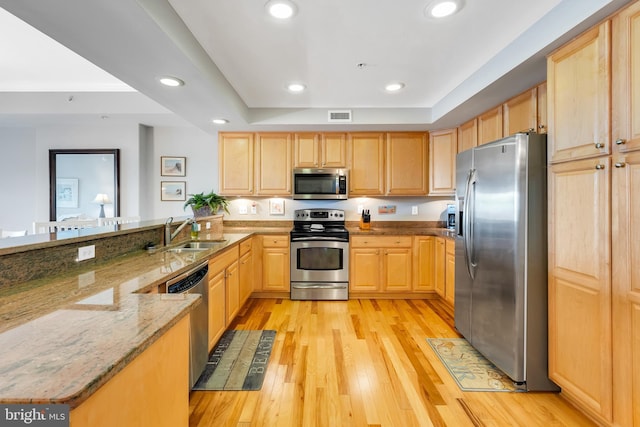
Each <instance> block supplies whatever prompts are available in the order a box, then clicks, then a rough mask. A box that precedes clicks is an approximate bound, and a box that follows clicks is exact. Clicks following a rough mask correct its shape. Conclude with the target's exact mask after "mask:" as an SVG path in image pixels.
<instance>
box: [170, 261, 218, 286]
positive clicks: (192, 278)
mask: <svg viewBox="0 0 640 427" xmlns="http://www.w3.org/2000/svg"><path fill="white" fill-rule="evenodd" d="M208 273H209V264H208V262H203V263H202V264H200V265H198V266H197V267H194V268H192V269H191V270H189V271H187V272H186V273H183V274H181V275H179V276H177V277H174V278H173V279H171V280H169V281H168V282H167V283H166V286H167V293H168V294H180V293H184V292H186V291H188V290H189V289H191V288H193V287H194V286H196V285H197V284H198V283H200V282H201V281H202V279H203V278H204V277H206V276H207V274H208Z"/></svg>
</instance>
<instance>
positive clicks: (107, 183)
mask: <svg viewBox="0 0 640 427" xmlns="http://www.w3.org/2000/svg"><path fill="white" fill-rule="evenodd" d="M119 162H120V150H118V149H104V150H102V149H91V150H79V149H78V150H74V149H64V150H49V207H50V208H49V219H50V221H63V220H68V219H81V220H82V219H96V218H98V217H99V216H100V215H101V211H102V209H104V215H105V216H106V217H113V216H119V215H120V203H119V202H120V194H119Z"/></svg>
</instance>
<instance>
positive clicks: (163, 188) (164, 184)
mask: <svg viewBox="0 0 640 427" xmlns="http://www.w3.org/2000/svg"><path fill="white" fill-rule="evenodd" d="M186 186H187V183H186V181H160V200H164V201H173V200H178V201H180V200H183V201H184V200H187V194H186V193H187V191H186V190H187V189H186Z"/></svg>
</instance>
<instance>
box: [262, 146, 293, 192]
mask: <svg viewBox="0 0 640 427" xmlns="http://www.w3.org/2000/svg"><path fill="white" fill-rule="evenodd" d="M255 164H256V192H255V194H256V195H265V196H290V195H291V179H292V177H291V174H292V165H293V144H292V138H291V134H290V133H258V134H256V162H255Z"/></svg>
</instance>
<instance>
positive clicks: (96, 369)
mask: <svg viewBox="0 0 640 427" xmlns="http://www.w3.org/2000/svg"><path fill="white" fill-rule="evenodd" d="M250 235H251V234H250V233H229V234H228V233H225V234H224V236H223V238H224V239H225V243H224V244H222V245H220V246H218V247H217V248H215V249H210V250H206V251H201V252H189V253H174V252H168V251H166V250H163V249H160V250H157V251H156V252H154V253H152V252H150V251H145V250H138V251H136V252H133V253H130V254H126V255H122V256H119V257H117V258H116V259H112V260H110V261H107V262H105V263H102V264H95V265H91V266H88V267H86V268H79V269H77V270H75V271H73V272H69V273H62V274H57V275H54V276H52V277H48V278H41V279H37V280H31V281H27V282H23V283H16V284H12V285H10V286H2V287H0V319H1V323H0V403H62V404H69V405H70V407H71V409H73V408H75V407H77V406H78V405H80V404H81V403H82V402H83V401H85V400H86V399H87V398H89V397H90V396H91V395H92V394H93V393H94V392H96V390H98V389H99V388H100V387H101V386H102V385H104V384H106V383H107V382H108V381H109V380H110V379H111V378H113V377H114V376H115V375H117V374H118V372H120V371H122V370H123V369H124V368H125V367H126V366H127V365H128V364H129V363H130V362H132V361H133V360H134V359H135V358H136V357H137V356H138V355H140V354H141V353H143V352H144V351H145V350H146V349H147V348H149V347H150V346H151V345H153V343H154V342H156V341H157V340H158V339H159V338H160V337H162V336H163V334H165V333H166V332H167V331H168V330H170V329H171V328H172V327H173V326H174V325H176V324H177V323H179V322H180V321H181V319H183V318H184V317H186V316H187V315H188V314H189V312H190V311H191V310H192V309H193V307H195V305H197V304H199V303H200V299H201V297H200V296H199V295H195V294H157V293H147V292H148V291H149V290H151V289H154V287H155V288H157V286H158V285H160V284H162V283H164V282H165V281H166V280H168V279H170V278H172V277H174V276H177V275H179V274H181V273H182V272H184V271H187V270H188V269H189V268H191V267H193V266H194V265H195V264H196V263H198V262H201V261H203V260H205V259H208V258H210V257H211V256H214V255H215V253H216V252H218V251H224V250H225V249H226V248H228V247H231V246H233V245H235V244H237V243H239V242H240V241H242V240H244V239H245V238H247V237H249V236H250ZM185 393H188V387H187V389H185Z"/></svg>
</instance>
